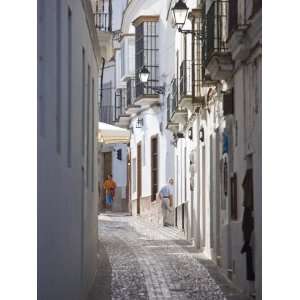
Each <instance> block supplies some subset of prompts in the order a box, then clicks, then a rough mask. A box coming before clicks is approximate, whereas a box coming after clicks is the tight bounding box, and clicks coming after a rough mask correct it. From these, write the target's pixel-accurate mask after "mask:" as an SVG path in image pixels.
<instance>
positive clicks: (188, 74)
mask: <svg viewBox="0 0 300 300" xmlns="http://www.w3.org/2000/svg"><path fill="white" fill-rule="evenodd" d="M201 70H203V68H202V64H201V63H200V61H191V60H184V61H183V62H182V63H181V65H180V79H179V95H180V97H179V106H181V107H182V108H185V109H190V110H191V109H192V108H193V106H198V105H199V104H201V99H202V98H201V86H203V80H202V79H203V75H202V77H201V73H200V71H201Z"/></svg>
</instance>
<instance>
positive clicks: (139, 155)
mask: <svg viewBox="0 0 300 300" xmlns="http://www.w3.org/2000/svg"><path fill="white" fill-rule="evenodd" d="M141 196H142V146H141V143H139V144H138V146H137V214H138V215H139V214H140V207H141Z"/></svg>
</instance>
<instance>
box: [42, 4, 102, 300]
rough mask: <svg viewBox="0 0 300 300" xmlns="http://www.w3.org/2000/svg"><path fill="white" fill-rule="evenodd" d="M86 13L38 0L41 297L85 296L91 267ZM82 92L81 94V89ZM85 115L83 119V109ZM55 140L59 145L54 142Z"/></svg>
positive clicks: (93, 179)
mask: <svg viewBox="0 0 300 300" xmlns="http://www.w3.org/2000/svg"><path fill="white" fill-rule="evenodd" d="M68 8H69V9H70V10H71V12H72V23H71V31H72V38H71V44H70V49H72V50H71V56H69V55H68V52H69V51H68V48H69V47H68V40H69V39H68ZM59 11H60V18H59V17H58V16H59V14H58V12H59ZM89 17H90V16H86V14H85V12H84V10H83V6H82V2H81V1H80V0H72V1H71V0H69V1H67V0H59V1H45V0H39V1H38V58H39V60H38V124H37V126H38V136H37V144H38V171H37V172H38V173H37V174H38V176H37V178H38V179H37V180H38V220H37V222H38V223H37V228H38V298H39V299H43V300H44V299H45V300H48V299H49V300H50V299H51V300H52V299H56V300H67V299H70V300H71V299H80V298H81V295H82V296H83V297H85V296H86V295H87V292H88V290H89V288H90V287H91V285H92V283H93V280H94V276H95V273H96V267H97V256H96V254H97V223H98V221H97V161H96V153H97V152H96V133H95V131H94V134H93V133H92V132H93V131H92V128H93V127H94V129H95V128H97V127H96V126H97V121H98V117H97V103H96V101H97V97H96V91H97V87H98V80H97V78H98V67H97V62H96V59H95V53H94V49H93V46H92V42H91V40H90V33H89V30H88V27H87V23H86V20H87V18H89ZM58 26H59V27H58ZM59 34H60V35H59ZM82 47H84V48H85V61H86V65H85V73H86V77H85V87H87V86H88V84H87V78H88V76H87V65H88V64H89V65H90V68H91V80H92V79H94V82H95V86H94V91H93V92H91V94H90V96H91V98H90V118H89V120H90V122H91V120H94V123H93V124H90V130H89V131H88V132H87V131H86V128H87V127H86V124H85V131H84V136H85V137H84V140H82V126H83V110H82V88H83V82H82ZM58 57H60V62H59V61H58V60H57V59H58ZM69 59H70V60H69ZM68 61H70V64H69V63H68ZM59 66H60V69H59V68H58V67H59ZM70 67H71V68H70ZM69 74H71V77H70V81H69ZM69 84H70V89H68V85H69ZM90 88H91V87H90ZM59 89H60V94H59V93H58V91H59ZM85 91H86V93H85V95H84V96H85V101H87V88H86V89H85ZM69 92H71V97H70V98H69ZM58 95H61V96H60V97H58ZM92 95H93V96H92ZM69 99H70V102H69V101H68V100H69ZM92 99H93V100H94V102H92ZM69 103H70V104H71V105H69ZM58 105H59V106H58ZM59 107H60V109H59ZM85 112H87V110H86V109H85ZM68 116H70V118H71V119H70V130H68V124H69V118H68ZM92 116H93V118H92ZM84 117H85V121H86V120H87V115H85V116H84ZM92 126H93V127H92ZM57 128H58V130H57ZM95 130H96V129H95ZM59 134H60V139H58V136H59ZM87 134H89V141H90V145H89V150H90V153H89V157H90V159H89V161H90V164H89V167H88V166H87V165H86V154H87V152H86V151H85V154H84V156H83V155H82V152H81V149H82V146H84V149H85V150H86V146H87V144H86V143H87ZM58 142H59V144H60V151H58V149H57V148H56V145H57V144H58ZM68 144H69V145H68ZM68 149H69V150H68ZM68 153H70V164H68ZM92 170H94V172H93V175H92ZM87 171H88V172H89V178H90V179H89V185H88V186H86V184H87V181H86V175H87V173H86V172H87Z"/></svg>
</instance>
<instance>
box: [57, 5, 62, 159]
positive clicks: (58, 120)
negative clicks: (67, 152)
mask: <svg viewBox="0 0 300 300" xmlns="http://www.w3.org/2000/svg"><path fill="white" fill-rule="evenodd" d="M60 3H61V1H60V0H57V1H56V24H57V25H56V57H57V59H56V151H57V153H59V154H60V152H61V8H60Z"/></svg>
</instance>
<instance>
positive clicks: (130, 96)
mask: <svg viewBox="0 0 300 300" xmlns="http://www.w3.org/2000/svg"><path fill="white" fill-rule="evenodd" d="M135 95H136V93H135V79H134V78H129V79H128V80H127V89H126V98H127V99H126V102H127V106H129V105H133V104H134V101H135Z"/></svg>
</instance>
